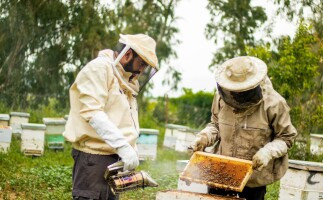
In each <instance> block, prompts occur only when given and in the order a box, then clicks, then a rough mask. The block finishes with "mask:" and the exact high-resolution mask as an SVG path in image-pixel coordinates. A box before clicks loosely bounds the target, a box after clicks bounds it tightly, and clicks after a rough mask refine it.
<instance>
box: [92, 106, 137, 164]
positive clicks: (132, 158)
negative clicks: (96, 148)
mask: <svg viewBox="0 0 323 200" xmlns="http://www.w3.org/2000/svg"><path fill="white" fill-rule="evenodd" d="M89 124H90V125H91V126H92V127H93V128H94V129H95V131H96V132H97V134H98V135H100V136H101V138H102V139H103V140H104V141H105V142H106V143H107V144H108V145H110V146H111V147H112V148H115V149H116V150H117V154H118V155H119V156H120V158H121V160H122V161H123V162H124V170H132V169H134V168H136V167H137V166H138V165H139V160H138V156H137V153H136V151H135V150H134V149H133V148H132V147H131V146H130V144H129V143H128V142H127V141H126V139H125V138H124V137H123V134H122V132H121V131H120V129H119V128H118V127H117V126H116V125H115V124H114V123H113V122H112V121H111V120H110V119H109V118H108V115H107V114H105V113H104V112H103V111H99V112H97V113H96V114H95V115H94V116H93V117H92V119H91V120H90V121H89Z"/></svg>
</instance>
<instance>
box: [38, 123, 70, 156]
mask: <svg viewBox="0 0 323 200" xmlns="http://www.w3.org/2000/svg"><path fill="white" fill-rule="evenodd" d="M43 122H44V124H45V125H46V131H45V134H46V141H47V145H48V148H49V149H54V150H61V149H63V148H64V136H63V132H64V130H65V124H66V120H65V119H63V118H43Z"/></svg>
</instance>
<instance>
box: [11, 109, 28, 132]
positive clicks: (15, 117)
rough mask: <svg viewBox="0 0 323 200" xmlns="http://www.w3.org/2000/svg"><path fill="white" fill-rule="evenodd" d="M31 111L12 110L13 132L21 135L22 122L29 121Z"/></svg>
mask: <svg viewBox="0 0 323 200" xmlns="http://www.w3.org/2000/svg"><path fill="white" fill-rule="evenodd" d="M29 117H30V115H29V113H24V112H11V113H10V126H11V128H12V133H13V134H17V135H20V134H21V132H22V129H21V124H22V123H28V121H29Z"/></svg>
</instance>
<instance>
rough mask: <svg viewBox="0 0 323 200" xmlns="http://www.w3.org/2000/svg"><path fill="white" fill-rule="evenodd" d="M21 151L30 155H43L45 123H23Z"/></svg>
mask: <svg viewBox="0 0 323 200" xmlns="http://www.w3.org/2000/svg"><path fill="white" fill-rule="evenodd" d="M21 127H22V133H21V151H22V152H23V153H24V154H25V155H28V156H41V155H42V154H43V153H44V143H45V129H46V126H45V125H44V124H32V123H24V124H21Z"/></svg>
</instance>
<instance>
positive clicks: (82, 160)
mask: <svg viewBox="0 0 323 200" xmlns="http://www.w3.org/2000/svg"><path fill="white" fill-rule="evenodd" d="M72 156H73V159H74V166H73V175H72V177H73V191H72V195H73V199H78V200H83V199H98V200H118V199H119V197H118V195H117V196H115V195H113V193H112V192H111V190H110V188H109V186H108V184H107V181H106V180H105V179H104V177H103V175H104V172H105V169H106V168H107V166H108V165H110V164H112V163H115V162H117V161H118V159H119V156H118V155H116V154H114V155H95V154H89V153H84V152H82V151H78V150H76V149H73V150H72Z"/></svg>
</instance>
